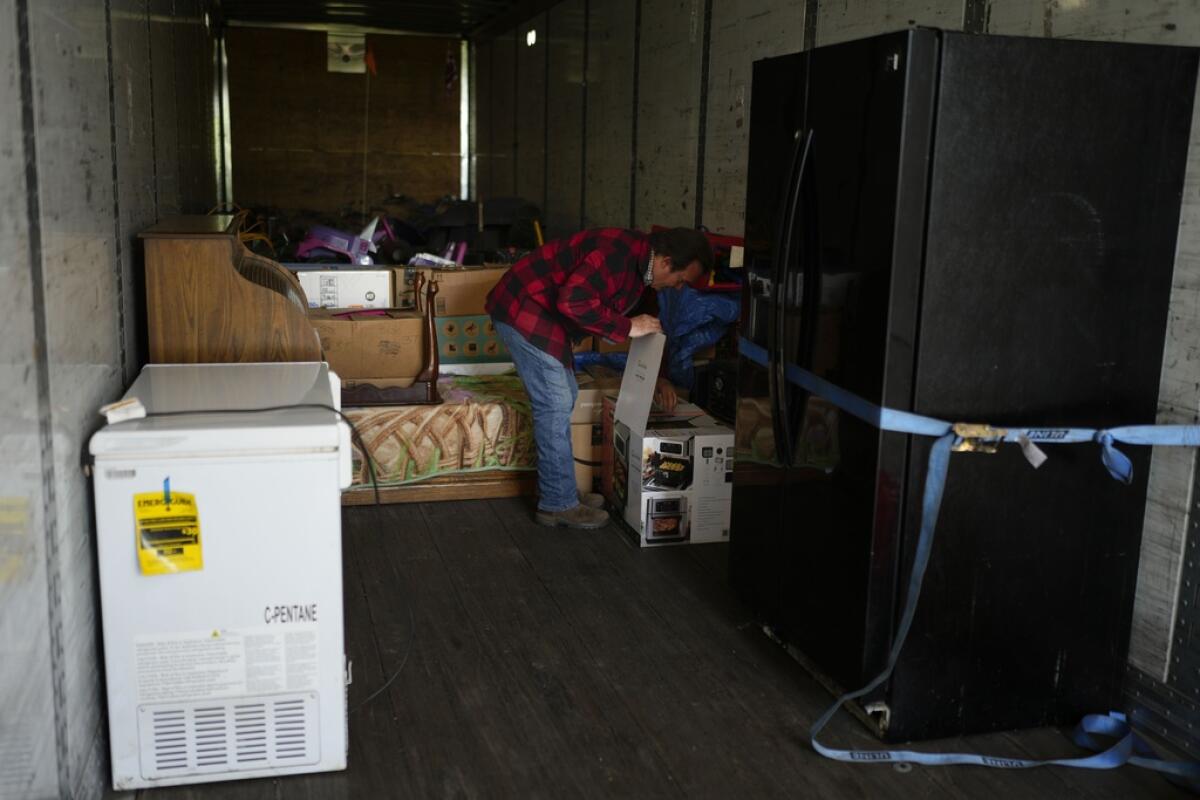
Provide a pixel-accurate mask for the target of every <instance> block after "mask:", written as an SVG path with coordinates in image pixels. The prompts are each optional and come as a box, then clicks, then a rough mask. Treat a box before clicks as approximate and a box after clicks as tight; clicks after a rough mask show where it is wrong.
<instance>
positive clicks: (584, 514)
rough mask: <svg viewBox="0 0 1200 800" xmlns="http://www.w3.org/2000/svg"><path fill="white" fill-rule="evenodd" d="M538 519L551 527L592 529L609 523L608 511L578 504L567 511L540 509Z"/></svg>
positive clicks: (539, 523)
mask: <svg viewBox="0 0 1200 800" xmlns="http://www.w3.org/2000/svg"><path fill="white" fill-rule="evenodd" d="M536 519H537V523H538V525H546V526H548V527H551V528H579V529H581V530H586V531H591V530H595V529H596V528H603V527H604V526H605V525H607V524H608V512H606V511H604V510H603V509H599V508H589V507H587V506H585V505H578V506H575V507H574V508H568V509H567V510H566V511H542V510H541V509H538V512H537V517H536Z"/></svg>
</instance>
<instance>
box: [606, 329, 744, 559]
mask: <svg viewBox="0 0 1200 800" xmlns="http://www.w3.org/2000/svg"><path fill="white" fill-rule="evenodd" d="M663 343H664V338H663V337H662V336H661V335H654V336H647V337H642V338H640V339H637V340H635V341H634V342H633V344H632V346H631V348H630V355H629V361H628V363H627V366H626V369H625V375H624V376H623V378H622V381H621V393H620V395H619V397H618V399H617V401H616V403H615V404H614V405H613V406H612V409H613V410H612V417H611V419H612V422H611V431H612V433H611V436H612V439H611V448H610V447H609V442H608V441H607V440H606V441H605V444H604V446H603V447H602V463H603V465H604V466H603V469H604V470H605V474H602V476H601V484H602V489H603V490H604V491H605V495H606V497H608V499H609V502H610V503H611V504H612V505H613V507H614V508H615V509H616V511H617V513H618V514H619V515H620V517H621V519H622V520H623V521H624V523H625V525H626V526H627V528H628V531H629V532H630V533H631V534H632V535H633V537H634V538H635V539H636V540H637V542H638V544H639V545H640V546H642V547H653V546H658V545H667V544H686V543H689V542H690V543H693V544H698V543H703V542H720V541H727V540H728V538H729V509H730V502H731V498H732V488H733V484H732V482H731V481H732V478H733V458H732V450H733V430H732V429H730V428H729V427H727V426H725V425H722V424H720V423H718V422H717V421H716V420H714V419H712V418H711V417H708V416H706V415H704V413H703V411H701V410H700V409H699V408H697V407H696V406H693V405H691V404H688V403H680V404H679V406H678V407H677V408H676V410H675V413H674V414H673V415H671V416H670V417H667V416H665V415H661V414H659V415H654V414H653V409H652V401H653V394H654V383H655V379H656V378H657V377H658V367H659V362H660V361H661V359H662V351H663ZM604 411H605V413H604V414H603V415H602V416H603V419H602V431H604V433H605V434H607V430H608V427H609V421H608V413H607V408H605V409H604ZM648 424H652V425H653V427H648ZM610 452H611V455H610V454H609V453H610ZM609 463H611V474H607V470H608V469H609V467H608V465H609Z"/></svg>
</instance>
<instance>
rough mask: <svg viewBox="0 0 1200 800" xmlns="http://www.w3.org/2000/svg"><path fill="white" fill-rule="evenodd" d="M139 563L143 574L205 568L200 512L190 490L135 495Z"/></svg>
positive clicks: (134, 508)
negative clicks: (201, 549)
mask: <svg viewBox="0 0 1200 800" xmlns="http://www.w3.org/2000/svg"><path fill="white" fill-rule="evenodd" d="M133 519H134V524H135V525H136V527H137V531H136V535H137V544H136V547H137V554H138V564H139V565H140V566H141V568H142V574H143V575H168V574H170V573H173V572H188V571H191V570H196V569H201V568H203V566H204V559H203V558H202V557H201V551H200V514H199V511H197V509H196V498H195V496H194V495H190V494H188V493H186V492H173V491H167V492H147V493H145V494H135V495H134V496H133Z"/></svg>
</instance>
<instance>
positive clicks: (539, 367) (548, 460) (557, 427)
mask: <svg viewBox="0 0 1200 800" xmlns="http://www.w3.org/2000/svg"><path fill="white" fill-rule="evenodd" d="M493 322H494V323H495V325H496V332H497V333H498V334H500V338H501V339H503V340H504V344H505V346H506V347H508V352H509V353H511V354H512V360H513V363H514V364H516V367H517V374H518V375H520V376H521V382H522V383H524V384H525V391H526V393H528V395H529V402H530V405H531V406H532V407H533V440H534V443H535V444H537V456H538V461H537V471H538V508H539V509H540V510H542V511H565V510H567V509H568V508H574V507H575V506H577V505H579V493H578V490H577V489H576V487H575V456H574V455H573V454H572V452H571V412H572V411H573V410H574V409H575V397H576V396H577V395H578V394H579V385H578V384H576V383H575V374H574V373H573V372H571V371H570V370H569V369H567V368H566V367H564V366H563V365H562V362H561V361H559V360H558V359H557V358H555V357H554V356H552V355H550V354H549V353H546V352H544V351H542V350H539V349H537V348H536V347H534V346H533V345H531V344H530V343H529V341H528V340H527V339H526V338H525V337H524V336H522V335H521V334H520V333H518V332H517V330H516V329H515V328H513V327H511V326H509V325H505V324H504V323H503V322H496V321H495V320H493Z"/></svg>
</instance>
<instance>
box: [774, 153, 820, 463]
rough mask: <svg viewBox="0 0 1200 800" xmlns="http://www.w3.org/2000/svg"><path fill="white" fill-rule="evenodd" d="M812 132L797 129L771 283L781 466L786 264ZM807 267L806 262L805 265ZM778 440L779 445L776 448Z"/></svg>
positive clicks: (784, 453) (786, 439)
mask: <svg viewBox="0 0 1200 800" xmlns="http://www.w3.org/2000/svg"><path fill="white" fill-rule="evenodd" d="M812 141H813V132H812V131H811V130H809V131H806V132H805V133H804V134H803V135H802V136H801V135H799V132H797V138H796V150H795V152H794V155H793V161H792V165H793V169H792V173H791V180H790V185H789V187H788V194H787V202H785V203H784V211H783V214H784V222H783V225H782V226H780V236H779V249H778V250H777V251H776V252H777V253H778V257H777V258H776V262H775V272H776V276H777V277H776V280H775V285H774V286H773V287H772V288H773V291H774V301H775V302H774V303H773V304H772V313H773V314H774V315H775V316H774V317H773V318H772V319H771V325H772V328H773V330H774V333H775V343H774V346H773V347H771V348H769V349H768V353H769V357H770V359H771V361H770V366H771V377H772V378H773V379H774V382H773V386H772V387H771V388H772V392H771V403H772V408H771V411H772V413H773V414H774V415H775V424H774V426H773V427H774V430H775V433H776V452H777V453H778V454H779V456H780V459H779V460H780V463H781V464H783V465H784V466H788V467H791V466H794V460H795V454H794V453H793V452H792V441H793V440H792V431H791V427H792V426H791V420H790V419H789V416H788V414H789V410H788V408H787V392H788V388H787V387H788V384H787V378H786V377H785V375H784V368H785V364H786V360H787V359H786V354H785V353H784V342H785V340H786V338H787V312H786V308H785V304H786V302H787V286H788V279H787V278H788V276H787V272H788V270H787V265H788V263H789V262H790V261H791V258H792V240H793V238H794V234H795V230H796V212H797V206H798V205H799V203H800V194H801V187H803V186H804V175H805V173H806V172H807V167H808V162H809V155H810V154H811V153H812ZM805 266H806V267H807V265H805ZM807 288H808V287H805V286H802V287H801V290H802V291H806V290H807ZM780 444H782V445H783V446H782V448H780V446H779V445H780Z"/></svg>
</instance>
